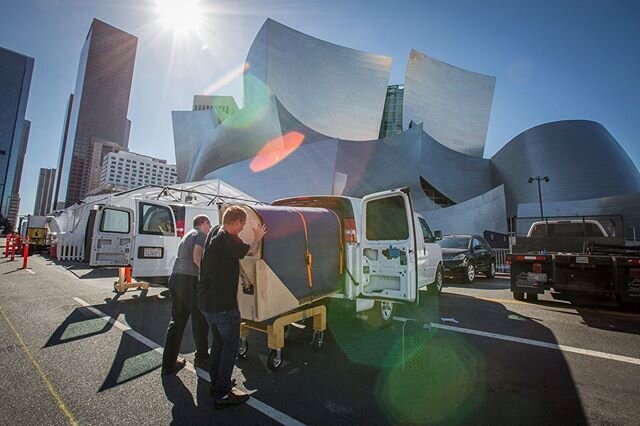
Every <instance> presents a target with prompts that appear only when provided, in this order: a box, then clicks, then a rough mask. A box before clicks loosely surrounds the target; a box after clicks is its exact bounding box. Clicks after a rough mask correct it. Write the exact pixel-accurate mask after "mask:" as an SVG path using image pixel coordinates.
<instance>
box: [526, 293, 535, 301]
mask: <svg viewBox="0 0 640 426" xmlns="http://www.w3.org/2000/svg"><path fill="white" fill-rule="evenodd" d="M527 300H528V301H529V302H536V301H537V300H538V293H527Z"/></svg>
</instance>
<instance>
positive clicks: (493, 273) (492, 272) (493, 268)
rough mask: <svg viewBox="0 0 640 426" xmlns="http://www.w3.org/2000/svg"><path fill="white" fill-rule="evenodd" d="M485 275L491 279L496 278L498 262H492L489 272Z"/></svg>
mask: <svg viewBox="0 0 640 426" xmlns="http://www.w3.org/2000/svg"><path fill="white" fill-rule="evenodd" d="M484 274H485V275H486V276H487V278H489V279H491V278H494V277H495V276H496V262H491V266H490V267H489V269H488V270H487V272H485V273H484Z"/></svg>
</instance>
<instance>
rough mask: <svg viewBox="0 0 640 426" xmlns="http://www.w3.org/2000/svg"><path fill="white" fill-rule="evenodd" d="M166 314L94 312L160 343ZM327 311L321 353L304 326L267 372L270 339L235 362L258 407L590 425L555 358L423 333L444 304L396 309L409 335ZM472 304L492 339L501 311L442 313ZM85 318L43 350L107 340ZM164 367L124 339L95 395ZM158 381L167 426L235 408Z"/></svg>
mask: <svg viewBox="0 0 640 426" xmlns="http://www.w3.org/2000/svg"><path fill="white" fill-rule="evenodd" d="M170 305H171V304H170V300H169V299H165V298H161V297H158V296H153V297H139V298H136V299H127V300H118V301H112V300H110V299H108V300H107V301H106V302H105V303H104V304H99V305H95V306H94V307H95V308H97V309H99V310H100V311H102V312H104V313H106V314H107V315H110V316H111V317H114V318H119V320H120V321H123V318H124V322H126V323H127V324H128V325H129V326H130V327H131V328H132V329H134V330H135V331H137V332H138V333H140V334H142V335H144V336H146V337H147V338H149V339H151V340H152V341H154V342H156V343H158V344H160V345H162V344H163V343H164V337H165V332H166V326H167V324H168V322H169V317H170V312H171V306H170ZM327 305H328V309H329V316H328V328H329V329H328V331H327V332H326V333H325V344H324V345H323V347H322V349H321V350H320V351H318V352H316V351H314V350H313V349H312V347H311V345H310V344H309V343H310V341H311V336H312V330H311V327H309V326H307V327H306V328H304V329H300V328H295V327H294V328H292V330H291V333H290V336H289V338H288V340H287V342H286V346H285V348H284V349H283V358H284V362H283V365H282V367H280V369H279V370H277V371H275V372H272V371H270V370H268V369H267V368H266V365H265V361H266V358H267V354H268V348H267V342H266V340H267V339H266V336H265V335H264V334H262V333H253V332H252V333H251V334H250V336H249V343H250V349H249V353H248V356H247V357H246V358H244V359H241V360H238V361H237V364H236V365H237V366H238V368H239V370H237V371H236V377H241V378H246V379H245V380H243V381H244V387H246V388H247V389H251V390H256V391H257V392H256V394H255V397H256V398H257V399H259V400H260V401H262V402H263V403H265V404H268V405H270V406H272V407H275V408H277V409H278V410H280V411H283V412H285V413H286V414H288V415H289V416H291V417H293V418H294V419H297V420H299V421H301V422H304V423H310V424H315V423H319V422H323V423H328V424H337V423H341V424H370V425H372V424H389V423H392V424H425V423H474V424H487V423H491V424H536V425H538V424H551V423H556V422H557V420H558V419H563V422H565V423H573V424H583V423H586V422H587V420H586V418H585V413H584V409H583V407H582V404H581V401H580V398H579V397H578V394H577V390H576V386H575V384H574V382H573V378H572V375H571V372H570V370H569V367H568V365H567V362H566V360H565V357H564V355H563V353H562V352H560V351H557V350H551V349H546V348H539V347H533V346H528V345H523V344H520V343H514V342H505V341H500V340H496V339H490V338H486V337H481V336H474V335H468V334H462V333H458V332H455V331H451V330H443V329H436V328H431V329H430V330H425V329H423V328H422V326H421V325H422V324H425V323H426V324H430V323H435V324H441V316H442V315H444V314H443V313H442V312H441V311H442V309H444V307H441V305H440V299H439V298H434V297H423V298H422V299H421V302H420V304H419V306H415V305H410V306H402V307H401V309H399V312H398V315H399V316H402V317H407V318H412V319H413V320H415V321H412V330H411V333H407V329H406V327H407V325H404V324H403V323H402V322H394V323H393V324H392V325H391V326H390V327H387V328H384V329H375V330H369V329H367V328H365V327H363V324H362V322H361V321H360V320H358V319H356V318H355V312H354V310H353V308H352V307H350V306H347V307H345V306H344V304H343V303H340V302H339V301H334V300H329V301H327ZM469 306H472V307H473V309H472V310H470V311H469V312H470V313H469V314H467V315H468V318H466V319H463V320H461V321H462V322H461V323H460V324H459V326H460V327H468V328H474V329H480V330H492V327H493V324H492V323H491V322H490V321H487V320H486V319H485V315H486V316H487V317H500V318H503V317H504V318H506V317H508V316H509V315H511V314H514V313H513V312H511V311H509V310H508V309H506V308H505V307H504V306H503V305H501V304H499V303H494V302H490V301H485V300H479V299H475V298H472V297H466V296H460V295H458V296H457V297H455V298H447V307H446V309H447V310H454V311H455V310H456V309H458V310H459V311H460V312H461V313H462V312H463V311H464V310H466V309H467V308H468V307H469ZM483 313H484V314H483ZM461 315H462V314H461ZM86 319H87V318H85V315H83V314H82V313H77V312H76V311H74V312H73V313H72V314H71V315H70V316H69V317H68V318H67V320H65V322H64V323H63V324H61V325H60V326H59V327H58V329H57V330H56V332H55V333H54V334H53V335H52V336H51V338H50V339H49V342H47V345H54V344H61V343H67V342H70V341H73V340H77V339H80V338H83V337H88V336H93V335H96V334H100V333H103V332H105V331H106V329H104V327H105V326H104V323H102V324H101V325H98V324H97V323H96V324H95V325H91V326H90V325H88V324H87V325H83V326H80V325H78V323H80V322H82V320H86ZM523 320H524V321H526V322H516V321H512V322H511V323H513V324H514V325H512V326H513V327H523V328H526V330H527V331H528V333H532V334H533V335H535V336H536V338H537V339H538V340H542V341H545V342H549V343H556V340H555V338H554V335H553V333H552V332H551V331H550V330H549V329H547V328H546V327H544V326H543V325H541V324H539V323H537V322H535V321H531V320H528V319H526V318H524V319H523ZM100 321H103V320H100ZM309 324H310V322H309ZM452 325H454V324H452ZM74 328H76V330H74ZM403 328H404V331H405V333H404V336H403ZM514 330H515V329H514ZM513 335H515V333H513ZM181 349H182V350H181V352H182V353H186V352H193V350H194V344H193V338H192V336H191V331H190V326H189V325H187V327H186V330H185V337H184V339H183V345H182V348H181ZM403 360H404V362H403ZM160 363H161V355H160V354H159V353H158V352H156V351H152V350H150V349H149V348H148V347H146V346H145V345H143V344H141V343H140V342H138V341H136V340H134V339H133V338H131V337H130V336H128V335H126V334H123V335H122V338H121V340H120V344H119V347H118V350H117V353H116V355H115V358H114V360H113V363H112V366H111V369H110V371H109V373H108V375H107V377H106V378H105V380H104V383H103V384H102V386H101V388H100V391H102V390H105V389H110V388H113V387H115V386H118V385H119V384H122V383H126V382H128V381H131V380H135V379H136V378H139V377H141V376H144V375H146V374H148V373H149V372H151V371H154V370H156V369H157V368H158V366H159V365H160ZM162 384H163V387H164V391H165V394H166V396H167V398H168V399H169V400H170V401H171V402H172V403H173V409H172V414H173V419H174V421H173V423H174V424H200V423H207V422H211V420H212V419H214V418H215V419H216V423H217V422H218V419H221V421H222V422H223V423H225V421H226V420H224V419H227V420H228V421H229V422H233V416H232V414H233V411H227V410H220V411H218V410H216V413H215V415H214V414H213V407H212V406H211V404H212V401H211V398H210V397H209V395H208V384H207V383H206V382H204V381H202V380H199V385H198V388H197V394H196V401H197V406H196V405H194V402H193V395H192V394H191V393H190V392H189V390H188V389H186V387H185V386H184V384H183V383H182V382H181V381H180V379H179V378H178V377H175V376H173V377H168V378H163V381H162ZM230 410H234V409H230ZM228 413H229V414H228ZM221 416H222V417H221ZM226 416H230V417H229V418H227V417H226Z"/></svg>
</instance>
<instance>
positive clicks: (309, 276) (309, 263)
mask: <svg viewBox="0 0 640 426" xmlns="http://www.w3.org/2000/svg"><path fill="white" fill-rule="evenodd" d="M294 210H295V211H296V213H298V214H299V215H300V219H302V227H303V228H304V243H305V245H306V247H307V252H306V253H305V255H304V258H305V261H306V263H307V279H308V280H309V287H310V288H313V276H312V274H311V268H312V267H313V256H311V252H310V251H309V233H308V232H307V221H306V220H305V219H304V215H303V214H302V212H301V211H299V210H298V209H296V208H294Z"/></svg>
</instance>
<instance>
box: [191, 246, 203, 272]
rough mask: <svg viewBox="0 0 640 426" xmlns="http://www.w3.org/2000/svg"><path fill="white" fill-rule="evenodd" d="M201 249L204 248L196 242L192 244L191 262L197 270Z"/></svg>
mask: <svg viewBox="0 0 640 426" xmlns="http://www.w3.org/2000/svg"><path fill="white" fill-rule="evenodd" d="M203 251H204V249H203V248H202V246H199V245H197V244H196V245H195V246H193V263H194V265H196V267H197V268H198V271H199V270H200V260H201V259H202V252H203Z"/></svg>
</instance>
